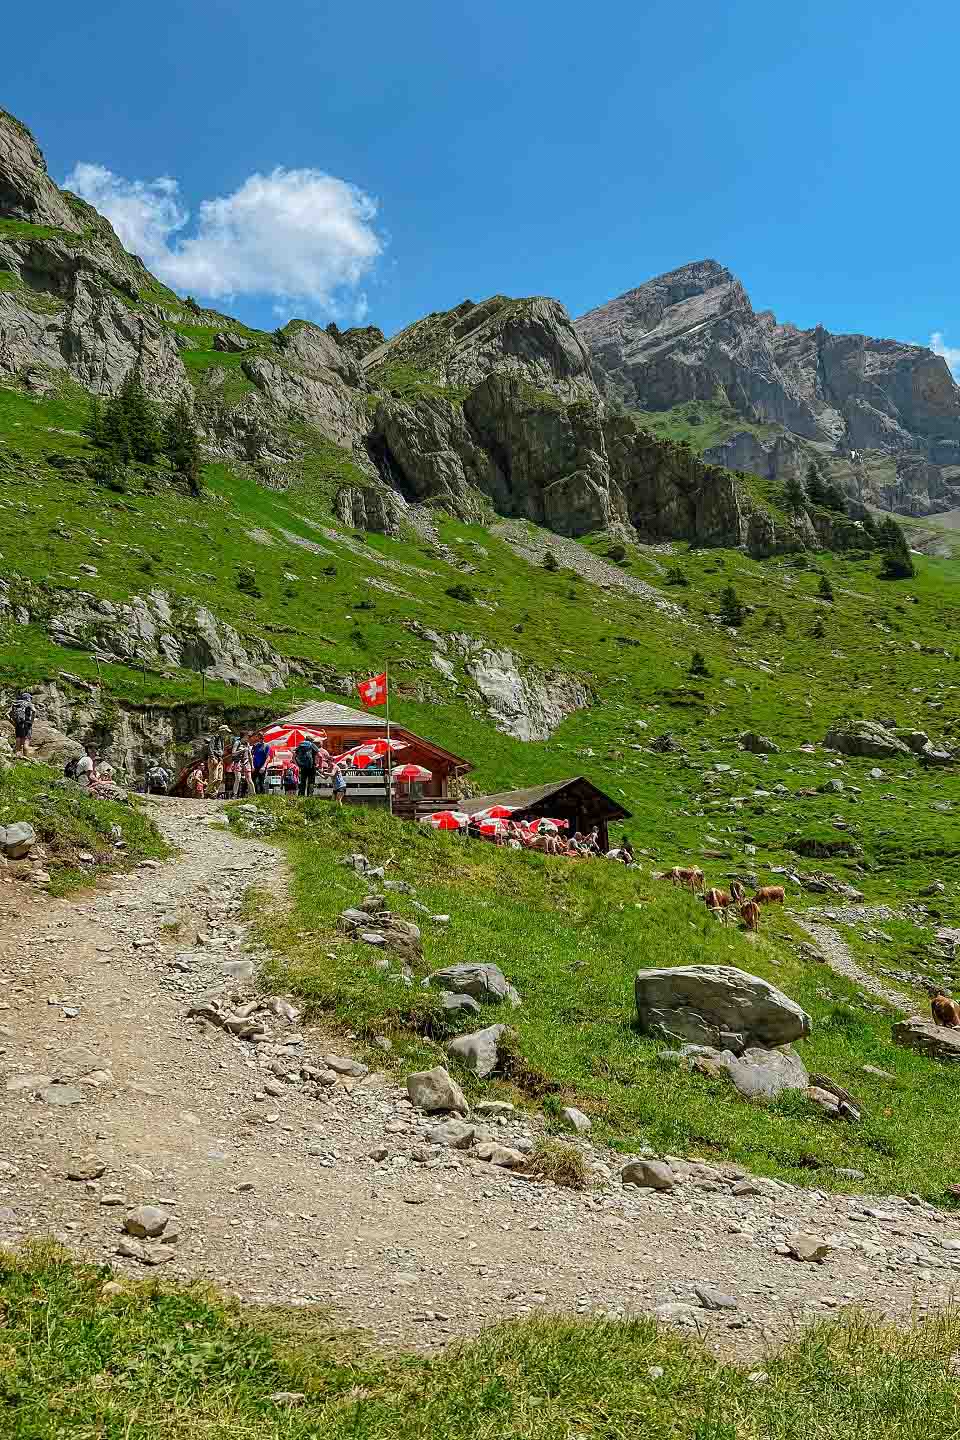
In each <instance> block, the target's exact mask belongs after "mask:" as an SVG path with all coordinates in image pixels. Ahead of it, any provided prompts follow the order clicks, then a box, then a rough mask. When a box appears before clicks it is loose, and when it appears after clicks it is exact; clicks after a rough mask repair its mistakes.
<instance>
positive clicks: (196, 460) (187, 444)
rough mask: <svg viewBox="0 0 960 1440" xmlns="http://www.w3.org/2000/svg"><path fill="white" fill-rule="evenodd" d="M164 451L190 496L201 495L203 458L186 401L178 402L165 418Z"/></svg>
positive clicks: (198, 438)
mask: <svg viewBox="0 0 960 1440" xmlns="http://www.w3.org/2000/svg"><path fill="white" fill-rule="evenodd" d="M163 450H164V454H165V455H166V457H167V459H168V460H169V461H170V464H171V465H172V467H173V469H174V471H175V472H176V473H177V475H180V476H182V477H183V479H184V480H185V481H186V483H187V488H188V489H189V491H190V494H191V495H199V494H200V472H201V469H202V466H203V457H202V455H201V453H200V437H199V436H198V434H197V432H196V429H195V428H194V424H193V415H192V413H191V411H190V407H189V405H188V404H187V402H186V400H183V399H180V400H178V401H177V403H176V405H174V406H173V408H172V409H171V410H168V412H167V414H166V416H165V417H164V422H163Z"/></svg>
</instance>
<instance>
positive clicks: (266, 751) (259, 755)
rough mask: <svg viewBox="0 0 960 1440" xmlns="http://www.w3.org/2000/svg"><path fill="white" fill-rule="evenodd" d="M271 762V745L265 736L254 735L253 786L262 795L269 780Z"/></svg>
mask: <svg viewBox="0 0 960 1440" xmlns="http://www.w3.org/2000/svg"><path fill="white" fill-rule="evenodd" d="M269 764H270V746H269V745H268V744H267V742H266V740H264V738H263V736H262V735H260V734H257V735H255V736H254V745H253V788H254V790H256V792H257V794H258V795H262V794H263V792H264V790H265V788H266V782H267V766H268V765H269Z"/></svg>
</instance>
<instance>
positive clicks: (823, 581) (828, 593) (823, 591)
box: [817, 575, 833, 600]
mask: <svg viewBox="0 0 960 1440" xmlns="http://www.w3.org/2000/svg"><path fill="white" fill-rule="evenodd" d="M817 594H818V595H819V596H820V599H821V600H832V599H833V586H832V585H831V584H830V581H829V580H828V579H827V577H826V575H821V576H820V584H819V585H818V586H817Z"/></svg>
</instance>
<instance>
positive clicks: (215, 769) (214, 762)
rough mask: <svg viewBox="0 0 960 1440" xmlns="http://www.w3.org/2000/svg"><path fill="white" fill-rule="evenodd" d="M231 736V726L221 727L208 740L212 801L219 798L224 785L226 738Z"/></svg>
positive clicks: (210, 794) (207, 756) (208, 784)
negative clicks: (224, 748) (224, 747)
mask: <svg viewBox="0 0 960 1440" xmlns="http://www.w3.org/2000/svg"><path fill="white" fill-rule="evenodd" d="M229 734H230V726H229V725H221V726H220V729H219V730H218V731H217V732H216V734H215V735H211V736H209V737H208V739H207V744H206V751H207V755H206V765H207V794H208V795H209V796H210V798H211V799H216V798H217V796H218V795H219V794H220V787H221V786H222V784H223V746H224V736H229Z"/></svg>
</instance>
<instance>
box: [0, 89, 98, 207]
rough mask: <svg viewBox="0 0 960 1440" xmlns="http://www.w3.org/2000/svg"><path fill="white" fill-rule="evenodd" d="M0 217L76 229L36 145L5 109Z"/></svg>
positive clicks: (0, 119) (0, 137) (0, 114)
mask: <svg viewBox="0 0 960 1440" xmlns="http://www.w3.org/2000/svg"><path fill="white" fill-rule="evenodd" d="M0 215H5V216H9V217H10V218H11V219H13V220H25V221H27V223H28V224H31V225H52V226H55V227H56V228H57V229H60V230H74V231H77V230H79V229H80V225H79V223H78V221H77V219H76V216H75V215H74V214H73V211H72V210H71V209H70V205H69V203H68V202H67V200H66V199H65V198H64V196H63V195H62V194H61V193H60V191H59V190H58V189H57V187H56V185H54V183H53V181H52V180H51V179H50V177H49V175H48V174H47V164H46V161H45V160H44V158H43V154H42V152H41V150H40V147H39V145H38V144H37V142H36V141H35V140H34V138H33V136H32V135H31V134H30V131H29V130H28V129H27V128H26V126H25V125H22V124H21V123H20V121H19V120H16V119H15V118H14V117H13V116H12V115H9V114H8V113H7V111H6V110H0Z"/></svg>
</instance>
